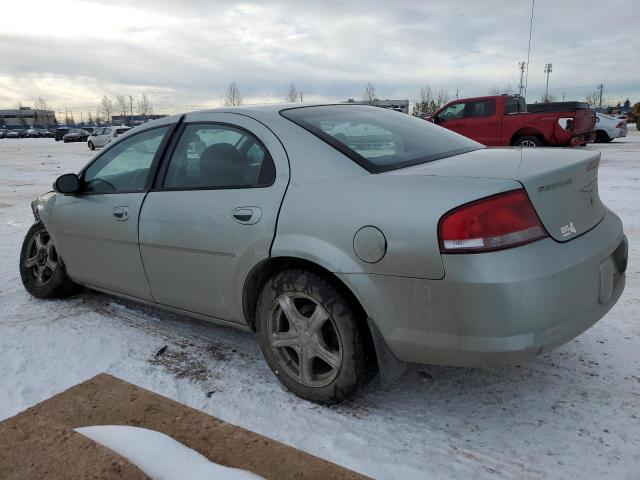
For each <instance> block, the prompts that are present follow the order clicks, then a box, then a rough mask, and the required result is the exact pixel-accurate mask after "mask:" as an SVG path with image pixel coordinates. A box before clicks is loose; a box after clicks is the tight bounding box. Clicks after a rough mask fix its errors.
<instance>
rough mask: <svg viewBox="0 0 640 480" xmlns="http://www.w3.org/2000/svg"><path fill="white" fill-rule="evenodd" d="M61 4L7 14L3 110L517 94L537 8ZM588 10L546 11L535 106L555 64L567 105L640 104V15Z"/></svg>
mask: <svg viewBox="0 0 640 480" xmlns="http://www.w3.org/2000/svg"><path fill="white" fill-rule="evenodd" d="M54 3H55V5H53V4H51V2H45V1H40V0H33V1H31V2H29V7H26V6H23V5H22V4H19V3H18V2H13V3H10V4H8V5H4V6H3V17H5V22H6V24H7V25H9V26H10V27H9V28H6V29H3V32H2V33H0V44H2V45H3V46H4V48H3V49H2V50H1V51H0V106H2V105H3V104H4V106H9V105H12V104H14V103H15V102H16V101H17V100H22V101H23V102H25V103H27V102H29V100H30V99H32V98H35V97H37V96H45V97H47V98H48V100H49V103H50V104H52V105H54V106H56V107H57V108H63V107H68V108H77V109H95V106H96V105H97V103H98V101H99V99H100V98H101V97H102V95H103V94H105V93H106V94H109V95H114V94H116V93H123V94H127V95H128V94H133V95H137V94H139V93H141V92H146V93H147V94H149V95H150V98H151V99H152V100H153V101H154V103H155V106H156V110H158V109H164V110H165V111H181V110H185V109H190V108H192V106H194V105H195V106H207V105H213V106H215V105H217V104H219V98H220V95H221V94H223V93H224V90H225V87H226V85H227V84H228V82H229V81H231V80H234V81H236V82H237V83H238V84H239V85H240V88H241V91H242V93H243V95H244V96H245V98H246V99H247V100H248V101H250V102H258V101H265V100H273V99H282V98H284V96H285V94H286V91H287V87H288V85H289V83H290V82H291V81H293V82H295V84H296V86H297V87H298V89H299V90H302V92H303V93H304V94H305V99H308V100H311V99H314V98H315V99H323V100H324V99H335V100H340V99H346V98H354V97H355V98H357V97H360V95H361V93H362V90H363V89H364V86H365V85H366V83H367V81H371V82H373V83H374V84H375V85H376V90H377V93H378V95H379V96H380V97H381V98H392V97H394V98H397V97H402V98H410V99H411V98H415V96H416V95H417V91H418V89H419V87H420V86H421V85H425V84H428V85H431V86H432V87H433V88H435V89H439V88H447V89H449V91H450V93H454V92H455V91H456V89H458V90H459V92H460V95H461V96H472V95H483V94H487V93H488V91H489V89H490V88H492V87H493V86H495V85H500V86H503V85H507V84H510V85H513V86H514V87H515V86H516V84H517V82H518V79H519V72H518V69H517V64H518V62H519V61H522V60H526V53H527V42H528V33H529V32H528V28H529V15H530V4H529V3H528V2H524V1H521V2H513V1H503V0H499V1H498V0H492V1H486V2H471V1H456V0H452V1H441V2H405V3H403V2H396V4H395V5H392V4H391V3H389V2H383V1H378V0H373V1H363V0H355V1H350V2H338V1H334V0H328V1H324V2H300V1H286V0H284V1H274V2H257V1H247V2H242V3H231V2H222V1H198V0H187V1H182V2H174V1H169V0H155V1H147V0H138V1H137V2H135V3H132V2H128V1H117V0H116V1H110V2H108V3H106V2H98V1H95V2H94V1H91V2H77V1H75V0H58V1H57V2H54ZM52 5H53V6H52ZM584 8H585V7H584V3H583V2H578V1H567V2H551V1H550V0H538V2H537V3H536V12H535V17H534V30H533V42H532V55H531V63H530V69H529V93H530V95H529V98H530V99H533V98H536V97H539V96H540V94H541V93H542V90H543V88H544V82H545V77H544V72H543V69H544V64H545V63H548V62H552V63H553V65H554V71H553V73H552V76H551V81H550V90H551V92H552V93H553V94H555V95H556V96H558V97H561V96H562V92H565V95H566V97H567V98H580V99H582V98H584V95H585V94H586V93H588V92H589V91H592V90H593V89H595V86H596V85H597V84H599V83H601V82H602V83H604V84H605V92H606V93H607V96H608V97H609V98H616V97H626V96H631V97H632V99H634V98H635V99H636V100H637V99H640V98H638V97H640V85H638V82H637V81H636V80H635V79H637V78H640V65H639V64H638V62H637V61H636V59H635V53H634V52H636V51H638V50H640V49H639V47H640V38H639V37H638V35H637V33H636V31H637V25H638V23H640V9H638V8H637V7H636V6H635V2H634V1H633V0H611V1H608V2H607V4H606V9H607V12H606V13H607V16H610V17H612V18H616V22H615V28H614V29H613V28H609V30H608V31H604V30H603V28H602V17H601V16H599V15H585V13H584ZM70 12H71V13H70ZM5 22H3V23H5ZM27 24H32V25H34V28H27V29H26V28H24V25H27ZM11 26H13V27H11Z"/></svg>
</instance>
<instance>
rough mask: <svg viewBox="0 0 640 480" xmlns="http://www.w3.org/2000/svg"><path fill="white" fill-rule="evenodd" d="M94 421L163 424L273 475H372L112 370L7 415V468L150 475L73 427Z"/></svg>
mask: <svg viewBox="0 0 640 480" xmlns="http://www.w3.org/2000/svg"><path fill="white" fill-rule="evenodd" d="M91 425H131V426H136V427H143V428H149V429H152V430H156V431H159V432H162V433H165V434H167V435H169V436H171V437H172V438H174V439H175V440H177V441H178V442H180V443H183V444H184V445H186V446H188V447H190V448H192V449H194V450H196V451H197V452H199V453H201V454H202V455H204V456H205V457H207V458H208V459H209V460H211V461H213V462H216V463H219V464H221V465H225V466H228V467H234V468H241V469H244V470H248V471H251V472H254V473H257V474H258V475H261V476H263V477H264V478H267V479H274V480H275V479H278V480H288V479H291V480H293V479H296V480H300V479H327V478H331V479H345V480H346V479H354V480H355V479H364V478H366V477H363V476H362V475H359V474H357V473H355V472H352V471H350V470H347V469H345V468H342V467H340V466H338V465H335V464H333V463H331V462H328V461H326V460H322V459H320V458H318V457H314V456H313V455H310V454H308V453H305V452H302V451H301V450H297V449H295V448H292V447H289V446H287V445H284V444H282V443H280V442H277V441H275V440H272V439H269V438H267V437H264V436H262V435H258V434H257V433H254V432H251V431H249V430H246V429H244V428H241V427H237V426H235V425H231V424H229V423H226V422H223V421H222V420H219V419H217V418H214V417H211V416H209V415H207V414H205V413H203V412H199V411H197V410H195V409H193V408H189V407H187V406H185V405H182V404H180V403H177V402H175V401H173V400H170V399H168V398H165V397H162V396H160V395H157V394H155V393H152V392H150V391H148V390H145V389H143V388H140V387H137V386H135V385H131V384H129V383H127V382H124V381H122V380H119V379H117V378H115V377H112V376H110V375H107V374H100V375H97V376H96V377H94V378H92V379H90V380H88V381H86V382H84V383H81V384H79V385H76V386H75V387H72V388H70V389H69V390H66V391H64V392H62V393H60V394H58V395H55V396H54V397H52V398H50V399H49V400H46V401H44V402H42V403H40V404H38V405H36V406H34V407H32V408H29V409H27V410H25V411H24V412H21V413H19V414H18V415H16V416H15V417H11V418H9V419H7V420H4V421H3V422H0V476H1V477H2V478H3V479H26V478H29V479H40V478H46V479H48V480H56V479H63V478H65V479H67V478H74V479H85V478H86V479H108V480H111V479H132V480H137V479H146V478H148V477H147V476H146V475H145V474H144V473H143V472H142V471H140V470H139V469H138V468H137V467H135V466H134V465H132V464H131V463H129V462H128V461H127V460H126V459H124V458H123V457H120V456H119V455H117V454H116V453H114V452H112V451H111V450H109V449H107V448H104V447H102V446H101V445H99V444H97V443H95V442H93V441H92V440H90V439H88V438H86V437H84V436H82V435H80V434H78V433H76V432H74V431H73V429H74V428H77V427H85V426H91Z"/></svg>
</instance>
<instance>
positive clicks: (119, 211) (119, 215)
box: [113, 207, 129, 222]
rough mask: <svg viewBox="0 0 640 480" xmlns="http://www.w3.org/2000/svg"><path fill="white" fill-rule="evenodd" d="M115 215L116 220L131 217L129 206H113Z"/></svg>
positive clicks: (122, 220) (121, 220)
mask: <svg viewBox="0 0 640 480" xmlns="http://www.w3.org/2000/svg"><path fill="white" fill-rule="evenodd" d="M113 216H114V217H115V218H116V220H118V221H120V222H124V221H125V220H127V219H128V218H129V207H113Z"/></svg>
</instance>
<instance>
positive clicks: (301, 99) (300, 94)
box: [300, 92, 302, 102]
mask: <svg viewBox="0 0 640 480" xmlns="http://www.w3.org/2000/svg"><path fill="white" fill-rule="evenodd" d="M300 101H301V102H302V92H300Z"/></svg>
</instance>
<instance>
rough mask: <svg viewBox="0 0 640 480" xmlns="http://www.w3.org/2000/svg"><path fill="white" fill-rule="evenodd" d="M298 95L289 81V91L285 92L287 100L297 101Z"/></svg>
mask: <svg viewBox="0 0 640 480" xmlns="http://www.w3.org/2000/svg"><path fill="white" fill-rule="evenodd" d="M299 96H300V94H299V93H298V90H297V89H296V86H295V85H294V84H293V82H291V85H289V91H288V92H287V101H288V102H297V101H298V97H299Z"/></svg>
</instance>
